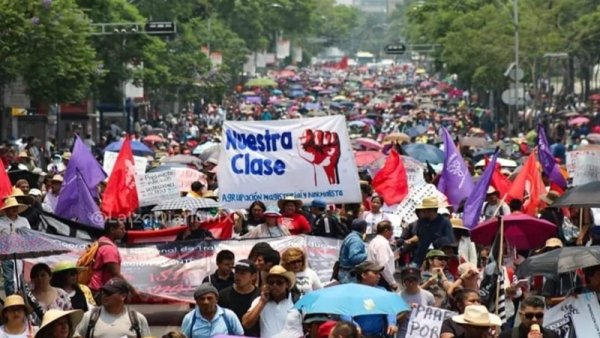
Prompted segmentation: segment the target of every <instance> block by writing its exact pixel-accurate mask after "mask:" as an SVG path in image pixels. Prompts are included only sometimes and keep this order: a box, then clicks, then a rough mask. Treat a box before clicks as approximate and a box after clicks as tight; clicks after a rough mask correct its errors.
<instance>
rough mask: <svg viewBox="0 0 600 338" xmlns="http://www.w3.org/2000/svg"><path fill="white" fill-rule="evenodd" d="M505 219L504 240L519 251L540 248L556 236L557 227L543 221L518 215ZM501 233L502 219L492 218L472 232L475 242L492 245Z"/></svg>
mask: <svg viewBox="0 0 600 338" xmlns="http://www.w3.org/2000/svg"><path fill="white" fill-rule="evenodd" d="M502 218H503V219H504V238H506V241H507V242H508V243H510V244H511V245H513V246H514V247H516V248H517V249H519V250H528V249H534V248H538V247H540V246H542V245H544V243H545V242H546V240H547V239H548V238H550V237H555V236H556V225H554V224H553V223H551V222H548V221H546V220H543V219H539V218H535V217H531V216H529V215H527V214H522V213H517V214H511V215H508V216H504V217H502ZM498 231H500V219H499V218H492V219H489V220H487V221H485V222H483V223H479V224H478V225H477V226H475V228H473V230H471V239H472V240H473V242H475V243H477V244H481V245H491V244H492V242H494V238H495V237H496V234H497V233H498Z"/></svg>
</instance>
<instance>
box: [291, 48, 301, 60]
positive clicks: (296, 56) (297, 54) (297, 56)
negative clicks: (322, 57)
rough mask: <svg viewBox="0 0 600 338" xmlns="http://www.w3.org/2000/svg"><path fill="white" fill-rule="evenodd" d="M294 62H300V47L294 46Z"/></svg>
mask: <svg viewBox="0 0 600 338" xmlns="http://www.w3.org/2000/svg"><path fill="white" fill-rule="evenodd" d="M293 61H294V62H302V47H294V59H293Z"/></svg>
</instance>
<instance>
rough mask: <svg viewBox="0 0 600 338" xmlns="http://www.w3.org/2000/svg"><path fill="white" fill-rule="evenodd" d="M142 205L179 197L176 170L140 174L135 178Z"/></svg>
mask: <svg viewBox="0 0 600 338" xmlns="http://www.w3.org/2000/svg"><path fill="white" fill-rule="evenodd" d="M135 183H136V187H137V192H138V200H139V201H140V206H142V207H144V206H148V205H155V204H158V203H160V202H162V201H167V200H170V199H174V198H177V197H179V187H178V186H177V177H176V176H175V172H174V171H170V170H165V171H159V172H153V173H146V174H144V175H138V176H137V177H136V178H135Z"/></svg>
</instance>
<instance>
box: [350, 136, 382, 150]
mask: <svg viewBox="0 0 600 338" xmlns="http://www.w3.org/2000/svg"><path fill="white" fill-rule="evenodd" d="M352 143H354V144H357V145H359V146H362V147H364V148H366V149H367V150H381V148H382V146H381V144H379V142H377V141H375V140H373V139H370V138H367V137H359V138H357V139H355V140H354V141H352Z"/></svg>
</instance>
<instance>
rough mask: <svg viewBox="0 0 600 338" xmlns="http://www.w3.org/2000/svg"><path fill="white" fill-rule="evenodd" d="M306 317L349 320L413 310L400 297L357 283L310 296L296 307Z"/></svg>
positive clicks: (325, 289) (303, 298)
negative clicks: (332, 316)
mask: <svg viewBox="0 0 600 338" xmlns="http://www.w3.org/2000/svg"><path fill="white" fill-rule="evenodd" d="M294 307H295V308H297V309H298V310H300V311H301V312H302V313H303V314H311V313H326V314H338V315H346V316H351V317H355V316H363V315H372V314H382V315H385V314H391V315H396V314H398V313H400V312H404V311H409V310H410V307H409V306H408V304H406V302H405V301H404V299H402V297H400V295H398V294H395V293H391V292H387V291H385V290H382V289H378V288H374V287H371V286H366V285H362V284H357V283H347V284H342V285H336V286H332V287H328V288H324V289H320V290H316V291H313V292H309V293H307V294H306V295H304V297H302V298H300V300H299V301H298V302H297V303H296V304H295V305H294Z"/></svg>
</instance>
